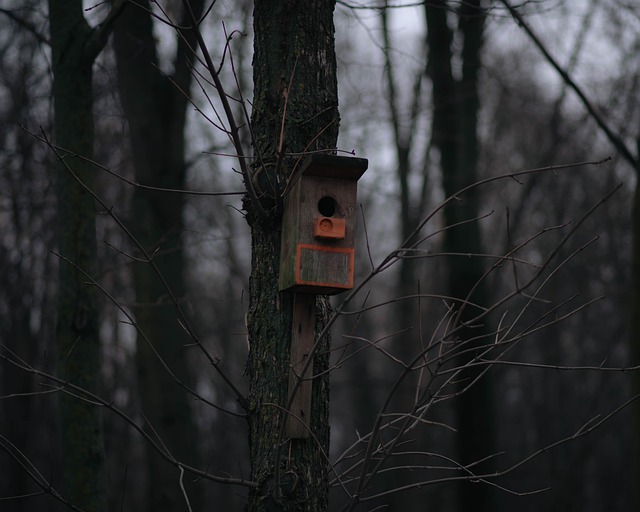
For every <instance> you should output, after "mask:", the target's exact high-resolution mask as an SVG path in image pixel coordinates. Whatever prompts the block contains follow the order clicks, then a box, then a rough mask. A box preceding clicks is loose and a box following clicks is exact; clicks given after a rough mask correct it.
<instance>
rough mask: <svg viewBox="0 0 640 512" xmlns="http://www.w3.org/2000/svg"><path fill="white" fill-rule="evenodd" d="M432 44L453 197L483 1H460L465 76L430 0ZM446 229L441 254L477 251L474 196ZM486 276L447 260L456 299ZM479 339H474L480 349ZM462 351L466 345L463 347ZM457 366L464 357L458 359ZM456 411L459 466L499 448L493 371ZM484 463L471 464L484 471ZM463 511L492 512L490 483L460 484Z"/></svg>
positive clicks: (468, 122)
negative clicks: (457, 73) (457, 74)
mask: <svg viewBox="0 0 640 512" xmlns="http://www.w3.org/2000/svg"><path fill="white" fill-rule="evenodd" d="M425 9H426V13H427V30H428V42H429V72H430V74H431V79H432V81H433V89H432V91H433V93H432V94H433V103H434V114H433V138H434V144H435V145H436V147H437V148H438V150H439V151H440V162H441V166H442V181H443V186H444V192H445V195H446V196H447V197H450V196H453V195H455V194H456V193H457V192H458V191H459V190H460V189H462V188H463V187H465V186H467V185H470V184H472V183H474V182H475V181H477V171H476V169H477V163H478V137H477V118H478V110H479V98H478V71H479V69H480V51H481V48H482V34H483V29H484V19H485V13H484V11H483V10H482V6H481V2H480V0H473V1H471V2H466V3H464V4H462V5H461V7H460V10H459V12H458V18H459V21H458V23H459V24H458V30H459V31H460V33H461V35H462V37H463V47H462V52H461V55H460V57H461V60H462V77H461V78H460V79H456V78H454V75H453V71H452V65H451V63H452V57H453V55H452V43H453V32H452V30H451V28H450V27H449V25H448V20H447V5H446V2H445V1H440V2H431V3H429V4H427V6H426V7H425ZM444 213H445V221H446V224H447V225H448V226H453V225H456V224H459V223H463V224H461V225H458V226H456V227H455V228H451V229H449V230H447V231H446V237H445V243H444V245H445V252H450V253H461V254H474V253H481V252H482V250H481V245H482V244H481V240H480V226H479V224H478V222H476V221H473V219H474V218H476V217H477V215H478V196H477V194H476V193H475V192H469V193H466V194H465V195H464V196H462V197H460V201H456V202H454V203H452V204H451V205H450V206H448V207H447V208H446V209H445V212H444ZM482 273H483V267H482V262H481V260H480V259H479V258H464V259H463V258H460V257H456V256H453V257H451V258H449V261H448V281H449V293H450V295H451V296H452V297H456V298H457V299H461V300H462V299H465V298H467V296H468V295H469V293H470V292H471V290H472V289H473V287H474V286H475V285H476V283H477V282H478V280H479V279H480V277H481V276H482ZM470 300H471V301H472V302H474V303H476V304H487V303H488V292H487V290H486V287H485V286H484V285H483V284H482V283H480V286H477V287H476V288H475V290H474V292H473V295H472V296H471V297H470ZM459 307H464V310H463V314H462V315H461V317H460V322H465V321H467V320H468V319H469V318H471V317H472V316H474V315H475V314H477V311H473V310H472V308H471V306H459ZM481 334H482V331H481V328H480V327H474V328H472V329H465V330H463V331H462V332H461V333H460V335H459V337H460V339H461V340H462V341H465V340H467V339H469V338H477V337H479V336H481ZM481 344H482V342H478V346H480V345H481ZM467 348H471V347H470V346H468V345H467ZM457 364H458V365H462V364H465V360H458V361H457ZM476 376H477V373H474V372H471V371H467V372H465V373H463V374H462V375H461V384H462V386H465V385H467V384H469V383H470V382H472V381H473V379H474V378H475V377H476ZM456 411H457V416H458V432H457V435H456V439H457V443H458V457H459V462H460V463H462V464H471V463H474V462H477V461H479V460H482V459H483V458H485V457H487V456H489V455H493V454H494V453H496V448H495V436H494V428H493V422H494V416H495V415H494V405H493V396H492V386H491V380H490V374H487V375H484V376H483V377H482V378H481V379H480V380H479V381H478V382H477V383H476V384H474V386H473V387H471V388H470V389H468V390H467V391H465V392H464V393H462V394H461V395H460V396H459V397H458V398H457V399H456ZM483 469H486V468H481V467H475V468H474V470H476V471H482V470H483ZM459 506H460V510H465V511H466V510H476V511H487V512H489V511H491V512H494V511H495V510H496V508H495V492H494V491H493V489H491V488H490V487H489V486H487V485H482V484H466V485H464V484H463V485H461V486H460V491H459Z"/></svg>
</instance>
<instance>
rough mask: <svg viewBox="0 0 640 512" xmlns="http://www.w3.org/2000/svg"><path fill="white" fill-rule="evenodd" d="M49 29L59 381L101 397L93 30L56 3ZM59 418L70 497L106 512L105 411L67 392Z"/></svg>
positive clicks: (75, 5) (78, 10)
mask: <svg viewBox="0 0 640 512" xmlns="http://www.w3.org/2000/svg"><path fill="white" fill-rule="evenodd" d="M49 22H50V27H51V44H52V54H53V60H52V64H53V75H54V80H53V99H54V109H55V120H54V130H55V140H56V143H57V145H59V146H61V147H62V148H64V151H68V152H69V154H68V155H67V156H66V157H65V159H64V162H65V164H66V166H68V168H69V170H67V168H66V167H64V166H62V165H61V169H60V173H59V177H58V215H59V222H60V232H59V237H60V253H61V254H62V257H63V258H67V259H68V260H69V261H61V263H60V292H59V294H60V296H59V304H58V323H57V340H58V357H59V364H58V375H59V377H60V378H62V379H64V380H65V381H67V382H69V383H72V384H75V385H77V386H80V387H82V388H84V389H86V390H88V391H91V392H96V391H97V389H98V387H99V381H100V342H99V338H98V329H99V318H98V307H97V305H96V292H95V288H93V287H92V286H91V285H89V284H87V281H88V279H87V278H86V277H85V275H83V273H82V272H87V273H88V274H89V275H95V272H96V231H95V205H94V201H93V198H92V197H91V196H90V194H89V193H87V191H86V190H85V189H84V187H83V185H82V184H84V185H85V186H87V187H89V188H91V187H92V186H93V176H92V174H93V172H92V169H91V168H90V166H89V164H87V163H86V161H83V160H81V159H79V158H75V157H74V156H73V155H74V154H77V155H81V156H83V157H87V158H91V156H92V154H93V112H92V109H93V94H92V69H91V68H92V64H93V57H92V56H88V55H87V52H86V47H87V43H88V41H89V39H90V36H91V29H90V28H89V26H88V25H87V22H86V21H85V19H84V16H83V11H82V2H81V1H80V0H66V1H62V0H50V2H49ZM64 151H63V152H64ZM72 173H73V174H72ZM74 175H75V176H74ZM79 180H81V181H82V184H81V183H80V182H79ZM60 413H61V435H62V469H63V478H64V484H65V487H66V496H67V498H68V499H69V501H70V502H71V503H72V504H73V505H75V506H77V507H80V508H81V509H82V510H86V511H103V510H104V511H106V510H107V495H106V478H105V474H106V472H105V455H104V445H103V437H102V422H101V414H100V410H99V409H98V408H97V407H95V406H93V405H91V404H89V403H88V402H86V401H84V400H82V399H79V398H76V397H75V396H72V395H69V394H66V393H61V395H60Z"/></svg>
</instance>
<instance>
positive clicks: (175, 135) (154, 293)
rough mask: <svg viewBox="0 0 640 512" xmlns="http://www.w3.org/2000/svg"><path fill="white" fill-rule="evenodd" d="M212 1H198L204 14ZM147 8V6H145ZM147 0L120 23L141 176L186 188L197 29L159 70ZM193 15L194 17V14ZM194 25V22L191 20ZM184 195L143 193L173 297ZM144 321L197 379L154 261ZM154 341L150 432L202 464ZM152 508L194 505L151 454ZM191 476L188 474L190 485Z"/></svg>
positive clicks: (141, 225) (173, 361)
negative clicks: (168, 72)
mask: <svg viewBox="0 0 640 512" xmlns="http://www.w3.org/2000/svg"><path fill="white" fill-rule="evenodd" d="M202 5H203V2H202V0H194V1H192V2H191V7H192V9H193V11H194V14H195V16H196V17H197V18H198V17H199V16H200V14H201V12H202ZM139 7H142V8H139ZM150 9H151V7H150V5H149V2H148V1H146V0H142V1H140V2H137V5H136V6H134V5H129V6H127V7H126V8H125V9H124V11H123V12H122V14H121V15H120V18H119V19H118V22H117V24H116V27H115V29H114V48H115V52H116V58H117V67H118V86H119V92H120V98H121V101H122V106H123V109H124V113H125V116H126V118H127V121H128V123H129V134H130V140H131V147H132V151H133V162H134V168H135V175H136V181H137V182H139V183H142V184H145V185H152V186H154V187H162V188H167V189H174V190H179V189H183V188H184V184H185V183H184V182H185V155H184V149H185V148H184V127H185V117H186V105H187V100H186V97H185V96H184V95H185V94H188V93H189V89H190V84H191V69H190V65H189V62H190V60H191V58H192V50H191V49H190V48H194V47H195V44H194V33H193V31H191V30H188V29H186V30H184V31H182V34H181V36H182V38H180V39H179V43H178V48H177V52H176V56H175V62H174V68H175V72H174V74H173V75H172V76H171V77H167V76H165V75H163V74H162V73H161V72H160V70H159V68H158V57H157V52H156V44H155V38H154V35H153V22H152V18H151V15H150ZM187 19H188V18H187ZM181 25H182V26H186V27H188V26H190V21H188V22H181ZM182 208H183V198H182V196H181V195H180V194H176V193H167V192H158V191H151V190H148V189H141V188H136V189H135V191H134V195H133V212H132V213H133V219H134V223H133V225H134V228H133V230H132V231H133V234H134V236H136V238H137V240H138V241H139V242H140V243H141V244H142V245H143V246H144V247H145V249H146V250H147V252H148V254H153V262H154V264H155V265H156V267H157V269H158V270H159V272H160V273H161V274H162V276H163V278H164V280H165V282H166V284H167V285H168V287H169V288H170V290H171V292H172V293H173V295H174V296H175V297H176V298H177V299H178V300H182V298H183V297H184V292H185V285H184V276H183V270H184V247H183V212H182ZM133 273H134V282H135V289H136V302H137V307H136V310H135V316H136V322H137V323H138V326H139V328H140V329H141V331H142V332H143V333H144V334H145V335H146V337H147V339H148V340H149V342H150V343H151V344H153V348H154V349H155V351H157V353H158V354H159V355H160V357H162V358H163V360H164V361H165V363H166V364H167V365H168V366H169V368H170V369H171V371H173V373H174V374H175V376H176V377H177V378H178V379H180V380H181V381H182V382H184V383H186V384H189V383H191V382H193V381H194V380H195V379H194V378H193V376H191V375H189V371H188V368H189V365H188V363H187V350H186V349H185V345H186V344H188V343H189V339H188V338H187V336H186V334H185V331H184V329H183V328H182V327H181V326H180V324H179V322H178V316H179V314H178V312H177V308H176V305H175V304H173V303H172V301H171V299H170V295H169V292H168V290H167V288H166V287H165V284H164V283H163V282H162V280H161V279H160V278H159V276H158V274H157V273H156V271H155V270H154V268H153V267H152V265H151V264H149V263H148V262H140V263H137V264H136V265H135V266H134V267H133ZM154 349H152V348H151V347H150V346H149V344H148V343H147V341H145V340H144V339H142V338H141V337H140V338H139V339H138V343H137V350H136V367H137V378H138V393H139V398H140V402H141V404H142V412H143V413H144V415H145V418H146V421H147V429H148V430H149V432H153V434H152V435H154V436H155V435H158V436H159V437H160V439H162V443H163V444H164V445H165V446H166V447H167V448H168V450H169V451H170V452H171V454H172V455H173V456H174V457H176V458H177V459H178V460H180V461H182V462H185V463H187V464H190V465H194V466H198V460H197V459H198V456H197V439H198V436H197V431H196V427H195V423H194V421H193V417H192V411H191V407H190V405H189V399H188V396H187V394H186V392H185V390H184V389H183V388H182V387H181V386H180V385H179V384H178V382H176V380H175V378H174V377H172V376H171V375H170V374H169V373H168V372H167V371H166V369H165V368H163V366H162V364H161V363H160V361H159V360H158V358H157V356H156V353H155V352H154ZM146 462H147V475H148V491H147V492H146V493H145V494H146V495H147V496H148V499H149V503H148V506H149V510H153V511H174V510H176V511H177V510H184V507H185V501H184V497H183V496H182V493H181V489H180V485H179V480H178V477H179V472H178V469H177V468H175V467H174V466H173V465H171V464H169V463H167V462H166V461H164V460H163V459H161V458H160V457H159V456H158V455H157V454H155V453H148V454H147V457H146ZM188 480H191V479H185V484H187V483H188V482H187V481H188ZM186 490H187V494H188V495H189V499H190V502H191V505H192V507H194V509H198V508H199V504H200V499H199V495H200V493H199V492H198V491H197V490H194V489H192V488H190V487H189V486H188V485H187V487H186Z"/></svg>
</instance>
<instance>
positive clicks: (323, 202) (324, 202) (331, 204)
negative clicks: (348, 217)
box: [318, 196, 338, 217]
mask: <svg viewBox="0 0 640 512" xmlns="http://www.w3.org/2000/svg"><path fill="white" fill-rule="evenodd" d="M337 209H338V203H336V200H335V199H334V198H333V197H331V196H324V197H322V198H320V201H318V211H319V212H320V215H322V216H324V217H333V216H334V215H335V214H336V211H337Z"/></svg>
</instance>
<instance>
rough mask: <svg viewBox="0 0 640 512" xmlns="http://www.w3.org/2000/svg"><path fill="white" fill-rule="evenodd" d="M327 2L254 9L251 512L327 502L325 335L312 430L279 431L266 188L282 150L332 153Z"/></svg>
mask: <svg viewBox="0 0 640 512" xmlns="http://www.w3.org/2000/svg"><path fill="white" fill-rule="evenodd" d="M334 6H335V2H334V1H331V0H329V1H327V0H311V1H309V2H289V1H286V0H277V1H276V0H256V2H255V7H254V31H255V40H254V59H253V68H254V100H253V114H252V125H253V131H254V137H255V140H254V153H255V156H256V157H258V158H257V162H256V166H255V168H254V170H255V171H257V170H260V171H261V174H262V179H261V180H260V183H263V184H265V185H263V189H262V190H259V191H258V192H259V193H261V203H262V207H263V208H264V209H265V210H266V211H267V212H268V215H267V217H268V218H266V217H265V216H261V215H259V213H258V212H257V211H256V208H255V205H252V204H249V203H248V204H247V220H248V222H249V224H250V226H251V234H252V251H253V252H252V262H251V265H252V267H251V268H252V271H251V281H250V303H249V314H248V327H249V340H250V353H249V361H248V374H249V378H250V396H249V400H250V410H249V411H248V412H249V428H250V433H249V442H250V456H251V479H252V480H254V481H256V482H258V483H259V484H260V487H259V488H258V489H257V490H255V491H253V492H252V493H251V495H250V497H249V508H248V510H249V511H252V512H254V511H263V510H290V511H294V510H295V511H297V512H299V511H314V512H321V511H323V510H327V507H328V483H327V454H328V450H329V416H328V413H329V382H328V376H327V374H326V373H325V372H326V370H327V368H328V364H329V351H328V349H329V339H328V337H325V338H324V339H323V340H322V343H321V346H320V349H319V351H318V352H317V353H316V355H315V357H314V368H313V373H314V375H318V374H321V375H322V376H321V377H317V378H314V380H313V394H312V409H311V419H310V428H311V431H312V436H310V437H309V438H307V439H283V438H281V437H280V435H281V433H282V432H283V429H282V428H281V427H282V425H283V422H285V421H286V414H285V413H284V412H283V408H284V407H286V405H287V392H288V382H289V371H290V364H289V351H290V342H291V321H292V318H291V317H292V304H293V296H292V294H290V293H279V292H278V268H279V254H280V236H281V214H282V212H281V211H280V210H279V205H280V204H281V203H280V201H278V200H276V198H275V195H276V194H275V193H274V192H277V191H278V190H279V187H278V185H276V183H277V182H278V181H279V182H280V183H283V182H284V180H286V177H287V176H288V175H289V174H290V173H291V171H292V170H293V169H294V167H295V166H296V165H297V164H299V162H300V160H301V158H299V157H298V156H294V155H291V153H296V154H299V153H302V152H308V151H317V150H326V151H328V152H332V151H334V150H335V147H336V142H337V135H338V122H339V116H338V98H337V83H336V59H335V50H334V26H333V9H334ZM285 112H286V115H285ZM283 116H285V118H284V129H283V131H282V133H283V137H282V140H281V139H280V133H281V127H282V124H281V123H282V120H283ZM281 142H282V145H281ZM279 147H281V148H286V151H288V152H290V153H289V155H290V156H288V157H285V158H283V159H282V162H281V165H280V168H279V169H276V168H277V167H278V165H277V162H278V148H279ZM276 180H278V181H276ZM316 312H317V314H316V335H317V333H318V331H319V330H320V329H321V328H322V326H323V325H324V322H325V321H326V316H327V312H328V300H327V299H326V298H318V300H317V303H316ZM277 457H279V459H277ZM276 476H279V478H278V480H279V481H276Z"/></svg>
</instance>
